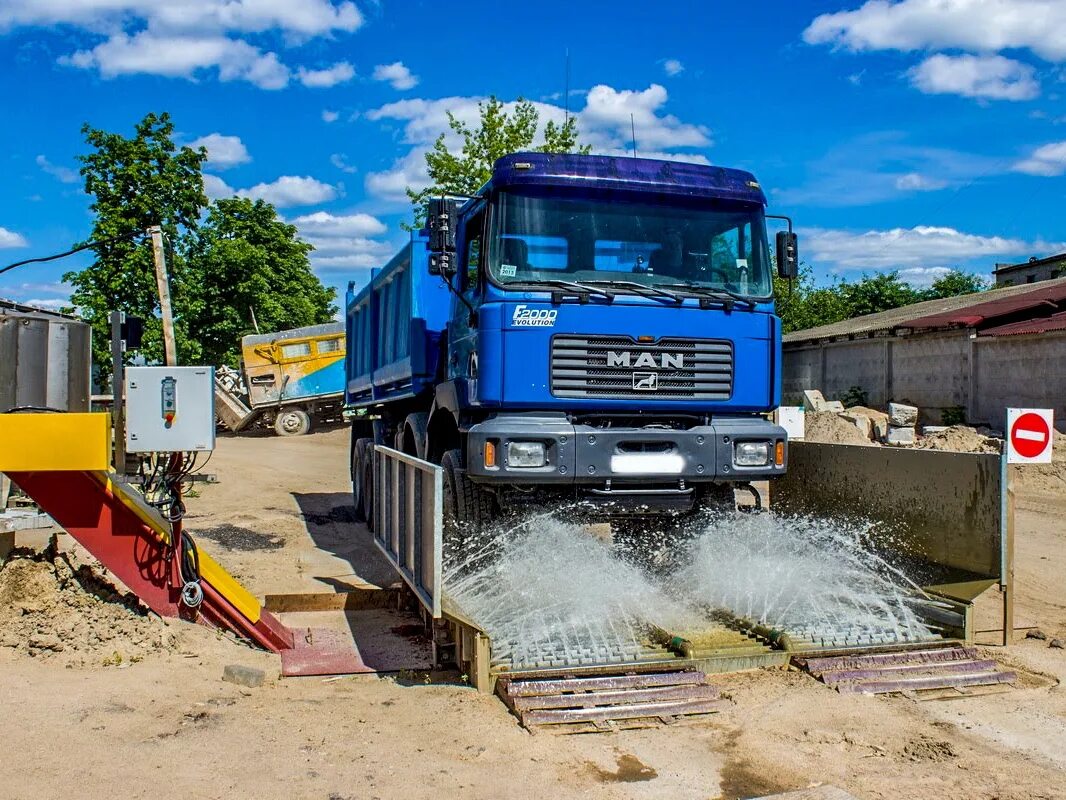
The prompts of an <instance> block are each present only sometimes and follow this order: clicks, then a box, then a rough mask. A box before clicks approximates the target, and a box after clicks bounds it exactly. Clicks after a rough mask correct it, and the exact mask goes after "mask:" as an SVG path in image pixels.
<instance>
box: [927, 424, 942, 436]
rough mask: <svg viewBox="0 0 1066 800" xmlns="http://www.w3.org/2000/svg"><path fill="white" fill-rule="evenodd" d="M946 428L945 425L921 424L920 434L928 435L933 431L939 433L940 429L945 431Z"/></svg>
mask: <svg viewBox="0 0 1066 800" xmlns="http://www.w3.org/2000/svg"><path fill="white" fill-rule="evenodd" d="M947 429H948V426H947V425H923V426H922V436H929V435H930V434H933V433H940V432H941V431H946V430H947Z"/></svg>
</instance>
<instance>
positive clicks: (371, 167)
mask: <svg viewBox="0 0 1066 800" xmlns="http://www.w3.org/2000/svg"><path fill="white" fill-rule="evenodd" d="M742 5H744V4H737V3H724V2H713V3H706V2H692V3H672V4H671V3H664V4H658V5H656V6H654V7H653V6H649V5H648V4H647V3H637V2H629V3H626V2H619V1H618V0H615V2H590V3H573V2H568V3H561V2H553V1H551V0H546V1H545V2H541V3H538V4H537V5H536V7H535V9H534V10H531V8H532V7H530V6H528V5H521V4H506V3H488V2H466V3H462V4H455V3H420V2H397V3H389V2H366V0H355V2H354V3H353V2H346V1H345V2H340V1H338V0H335V1H334V2H330V0H301V2H299V3H296V2H291V0H169V1H164V0H156V1H155V2H145V1H144V0H140V1H138V0H0V76H2V78H0V112H2V116H3V119H4V123H5V124H4V125H3V126H2V127H0V151H2V153H3V155H2V156H0V165H2V166H0V177H2V184H3V187H4V192H3V193H2V195H0V266H3V265H4V264H7V263H10V262H12V261H15V260H19V259H21V258H26V257H31V256H37V255H47V254H51V253H54V252H58V251H61V250H64V249H66V248H67V247H69V246H70V244H71V243H72V242H74V241H76V240H79V239H82V238H84V237H85V236H86V235H87V234H88V232H89V229H90V224H91V220H90V216H89V213H88V203H89V201H88V198H87V197H86V196H85V195H84V194H83V193H82V189H81V183H80V180H79V179H78V177H77V175H76V170H77V166H78V165H77V162H76V160H75V156H76V155H77V154H78V153H81V152H84V150H85V145H84V143H83V141H82V138H81V134H80V132H79V129H80V127H81V125H82V123H84V122H89V123H90V124H92V125H93V126H95V127H101V128H105V129H108V130H113V131H119V132H123V133H126V134H129V133H130V132H131V130H132V126H133V124H134V123H135V122H136V121H137V120H139V119H140V118H141V117H142V116H143V115H144V114H145V113H146V112H148V111H163V110H166V111H169V112H170V113H171V115H172V116H173V118H174V121H175V123H176V126H177V130H178V132H179V138H180V141H182V142H184V143H194V142H199V143H204V144H206V146H207V147H208V150H209V152H210V161H209V163H208V165H207V170H206V171H207V172H208V173H209V177H208V179H207V185H208V189H209V193H212V194H215V195H229V194H232V193H234V192H240V193H243V194H247V195H249V196H253V197H263V198H265V199H267V200H270V201H271V202H274V203H275V204H276V205H277V206H278V208H279V213H281V214H282V216H283V217H284V218H285V219H287V220H290V221H292V222H294V223H295V224H296V225H297V226H298V227H299V228H300V230H301V233H302V234H303V235H304V236H305V238H307V239H308V240H310V241H312V242H313V243H314V244H315V245H316V247H317V248H318V250H317V251H316V253H315V254H314V256H313V261H314V266H315V269H316V271H317V272H318V274H319V275H320V276H321V277H322V278H323V280H324V281H325V282H326V283H328V284H330V285H332V286H336V287H338V289H339V290H340V291H339V294H341V296H343V287H344V286H345V285H346V283H347V281H348V280H350V279H354V280H356V281H364V280H365V279H366V277H367V275H368V274H369V268H370V267H372V266H374V265H379V264H381V263H384V261H385V260H387V258H388V257H389V255H391V253H392V252H393V251H394V250H395V248H396V247H397V246H398V244H399V243H400V242H401V241H402V240H403V238H404V234H403V232H402V231H401V230H400V227H399V223H400V221H401V220H403V219H405V218H407V216H408V215H409V208H408V206H407V203H406V200H405V198H404V196H403V187H404V186H407V185H412V186H418V185H419V183H420V182H421V181H423V180H424V177H425V176H424V162H423V159H422V154H423V153H424V151H425V148H426V147H427V146H428V144H429V143H431V142H432V140H433V139H434V138H436V136H437V135H438V134H439V133H440V132H442V131H443V130H444V128H445V127H446V126H445V112H446V111H448V110H450V111H452V112H453V113H456V114H458V115H459V116H460V117H462V118H464V119H470V120H472V119H475V118H476V112H477V102H478V100H479V99H481V98H484V97H486V96H488V95H492V94H494V95H496V96H498V97H500V98H501V99H503V100H507V101H513V100H514V99H515V98H517V97H519V96H523V97H525V98H527V99H530V100H533V101H535V102H537V103H538V106H539V108H540V109H541V111H542V118H543V119H548V118H561V117H562V115H563V113H564V112H563V89H564V75H565V69H564V64H565V54H566V52H567V51H569V53H570V87H571V92H570V98H569V106H570V110H571V112H573V113H575V114H576V115H577V119H578V124H579V127H580V130H581V134H582V137H583V139H584V141H586V142H588V143H590V144H592V145H593V148H594V150H595V151H596V152H605V153H610V152H624V151H626V150H627V149H628V148H629V147H630V145H631V142H630V138H631V136H630V115H632V116H633V119H634V120H635V123H636V139H637V148H638V151H639V152H640V153H641V154H642V155H653V154H658V155H659V156H661V157H666V158H682V159H689V160H699V161H707V162H710V163H715V164H722V165H726V166H738V167H744V168H747V169H750V170H752V171H753V172H754V173H755V174H756V176H757V177H758V178H759V180H760V181H761V182H762V184H763V186H764V188H765V189H766V190H767V194H768V196H769V198H770V207H771V211H772V212H776V213H787V214H790V215H792V216H793V217H794V218H795V219H796V222H797V225H798V230H799V232H800V234H801V252H802V256H803V258H804V260H806V261H807V262H808V263H809V264H810V265H811V266H812V267H813V268H814V270H815V273H816V275H817V276H818V278H819V280H822V281H827V280H831V279H832V278H833V277H834V276H842V277H857V276H859V275H861V274H862V273H863V272H864V271H866V272H871V271H876V270H884V269H893V268H898V269H900V270H901V271H902V272H903V274H904V276H905V277H907V278H908V279H910V280H912V281H914V282H916V283H928V282H929V281H930V280H932V279H933V278H934V277H935V276H936V275H937V274H940V273H941V272H942V271H943V270H944V269H946V268H948V267H954V266H959V267H963V268H965V269H970V270H973V271H977V272H981V273H986V274H987V273H988V272H990V271H991V269H992V267H993V266H994V264H995V262H997V261H1021V260H1025V259H1027V258H1029V257H1030V256H1044V255H1049V254H1051V253H1053V252H1061V251H1063V250H1066V213H1064V212H1066V203H1064V202H1063V201H1064V195H1066V181H1064V179H1063V174H1064V172H1066V102H1064V95H1066V3H1063V2H1061V0H980V1H979V0H899V1H893V0H871V1H870V2H866V3H862V2H858V1H857V0H851V1H849V2H835V3H820V4H816V3H792V2H777V3H760V4H757V5H758V8H757V9H756V8H755V5H754V4H747V5H748V6H749V7H738V6H742ZM85 263H86V259H84V258H82V259H81V260H78V259H70V260H68V261H67V262H66V263H65V264H64V263H60V264H54V265H34V266H27V267H23V268H20V269H18V270H14V271H12V272H9V273H7V274H5V275H3V276H0V296H4V297H9V298H14V299H18V300H22V301H33V302H36V303H40V304H43V305H46V306H48V305H51V306H55V305H58V304H61V303H62V302H63V301H64V300H65V299H66V297H67V295H68V289H67V287H65V286H63V285H62V284H61V283H60V282H59V276H60V275H61V274H62V272H63V271H64V269H66V268H69V267H70V266H72V265H73V266H78V265H83V264H85Z"/></svg>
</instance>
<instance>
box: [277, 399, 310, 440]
mask: <svg viewBox="0 0 1066 800" xmlns="http://www.w3.org/2000/svg"><path fill="white" fill-rule="evenodd" d="M309 430H311V415H310V414H308V413H307V412H306V411H304V410H303V409H302V408H300V406H289V407H287V408H282V409H280V410H279V411H278V413H277V416H275V417H274V432H275V433H276V434H277V435H278V436H303V435H304V434H305V433H307V432H308V431H309Z"/></svg>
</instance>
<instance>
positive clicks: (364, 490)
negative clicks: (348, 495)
mask: <svg viewBox="0 0 1066 800" xmlns="http://www.w3.org/2000/svg"><path fill="white" fill-rule="evenodd" d="M373 445H374V440H373V439H356V440H355V447H353V448H352V502H353V503H354V505H355V518H356V519H357V520H359V521H360V522H365V523H367V525H368V526H369V525H370V511H371V508H370V501H371V498H372V497H373V496H374V486H373V481H374V468H373V467H374V465H373V462H372V460H371V454H372V453H373V450H372V449H371V448H372V447H373ZM368 472H369V475H368Z"/></svg>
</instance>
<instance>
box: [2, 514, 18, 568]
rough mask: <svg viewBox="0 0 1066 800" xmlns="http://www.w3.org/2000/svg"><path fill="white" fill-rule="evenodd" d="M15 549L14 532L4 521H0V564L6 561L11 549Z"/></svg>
mask: <svg viewBox="0 0 1066 800" xmlns="http://www.w3.org/2000/svg"><path fill="white" fill-rule="evenodd" d="M14 549H15V532H14V531H13V530H9V529H8V528H7V527H6V526H5V525H4V523H2V522H0V564H4V563H5V562H6V561H7V557H8V556H9V555H11V551H12V550H14Z"/></svg>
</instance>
